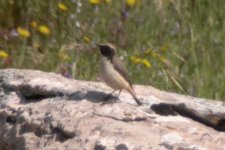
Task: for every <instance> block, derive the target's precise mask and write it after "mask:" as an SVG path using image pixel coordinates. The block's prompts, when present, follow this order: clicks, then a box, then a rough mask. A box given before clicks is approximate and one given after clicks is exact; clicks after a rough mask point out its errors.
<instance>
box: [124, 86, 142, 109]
mask: <svg viewBox="0 0 225 150" xmlns="http://www.w3.org/2000/svg"><path fill="white" fill-rule="evenodd" d="M127 91H128V92H129V93H130V94H131V95H132V96H133V98H134V100H135V101H136V103H137V104H138V105H139V106H141V105H142V104H141V102H140V101H139V99H138V98H137V96H136V94H135V92H134V90H133V88H131V87H129V88H128V89H127Z"/></svg>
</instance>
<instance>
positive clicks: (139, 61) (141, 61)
mask: <svg viewBox="0 0 225 150" xmlns="http://www.w3.org/2000/svg"><path fill="white" fill-rule="evenodd" d="M130 60H131V61H132V62H133V63H135V64H142V65H144V66H145V67H147V68H151V66H152V65H151V63H150V62H149V61H148V60H147V59H145V58H138V57H136V56H131V57H130Z"/></svg>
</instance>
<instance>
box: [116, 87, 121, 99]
mask: <svg viewBox="0 0 225 150" xmlns="http://www.w3.org/2000/svg"><path fill="white" fill-rule="evenodd" d="M121 91H122V89H120V91H119V93H118V95H117V98H118V99H120V93H121Z"/></svg>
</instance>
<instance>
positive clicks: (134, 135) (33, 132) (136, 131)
mask: <svg viewBox="0 0 225 150" xmlns="http://www.w3.org/2000/svg"><path fill="white" fill-rule="evenodd" d="M134 89H135V91H136V93H137V95H138V97H141V98H142V103H143V105H142V106H140V107H139V106H137V105H136V103H135V101H134V100H133V99H132V98H131V96H130V95H129V94H128V93H127V92H125V91H123V92H122V94H121V96H120V98H119V99H117V98H116V97H112V99H111V100H109V101H107V102H103V101H102V99H103V97H104V96H105V95H106V93H109V92H111V89H110V88H108V87H107V86H105V85H104V84H103V83H98V82H87V81H79V80H73V79H67V78H64V77H62V76H61V75H58V74H55V73H46V72H41V71H34V70H16V69H4V70H0V149H1V150H24V149H26V150H37V149H46V150H49V149H51V150H64V149H66V150H67V149H68V150H113V149H115V150H149V149H154V150H156V149H158V150H164V149H169V150H175V149H182V150H203V149H204V150H206V149H209V150H212V149H213V150H224V149H225V132H224V131H225V106H224V104H223V102H221V101H213V100H206V99H200V98H194V97H189V96H184V95H179V94H174V93H169V92H165V91H160V90H157V89H155V88H153V87H150V86H139V85H136V86H134Z"/></svg>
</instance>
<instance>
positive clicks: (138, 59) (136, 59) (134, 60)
mask: <svg viewBox="0 0 225 150" xmlns="http://www.w3.org/2000/svg"><path fill="white" fill-rule="evenodd" d="M130 60H131V61H132V62H133V63H135V64H138V63H140V61H141V59H140V58H138V57H135V56H131V57H130Z"/></svg>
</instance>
